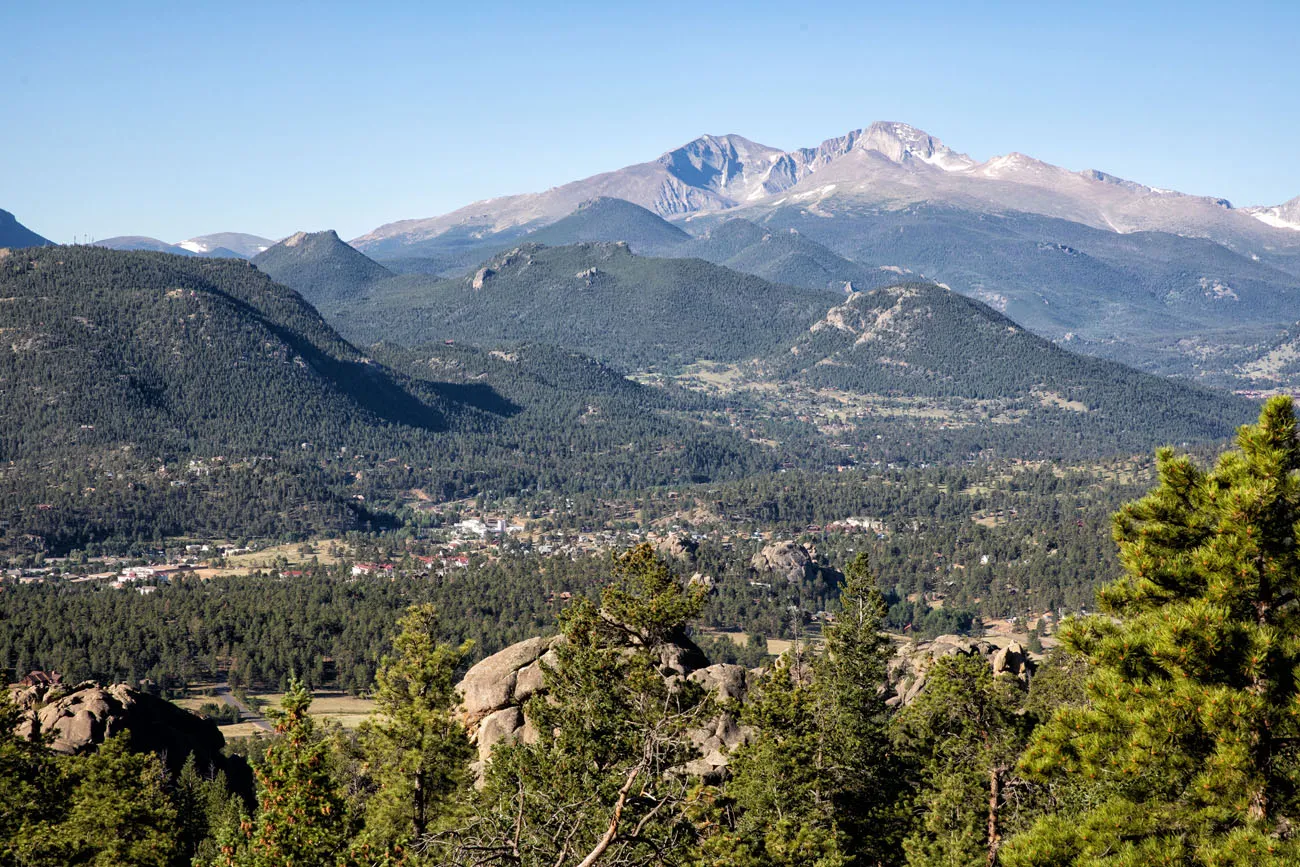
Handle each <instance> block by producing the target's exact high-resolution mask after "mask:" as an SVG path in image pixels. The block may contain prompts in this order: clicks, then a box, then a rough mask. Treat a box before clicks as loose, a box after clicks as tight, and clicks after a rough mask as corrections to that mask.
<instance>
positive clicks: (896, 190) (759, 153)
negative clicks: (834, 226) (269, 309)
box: [352, 121, 1300, 252]
mask: <svg viewBox="0 0 1300 867" xmlns="http://www.w3.org/2000/svg"><path fill="white" fill-rule="evenodd" d="M783 195H789V196H794V197H797V198H801V199H802V200H803V201H807V202H809V203H811V204H815V203H816V202H817V201H819V200H820V199H822V198H825V197H827V196H829V195H840V196H845V195H853V196H857V197H862V198H865V199H868V200H872V201H878V202H919V201H927V200H930V199H935V198H940V199H942V200H944V201H951V202H956V203H964V204H965V205H967V206H968V207H977V208H983V209H989V208H993V209H1005V208H1011V209H1015V210H1022V211H1028V212H1032V213H1041V214H1044V215H1048V216H1057V217H1065V218H1067V219H1072V220H1075V221H1078V222H1083V223H1085V224H1087V225H1092V226H1095V227H1098V228H1107V229H1110V230H1112V231H1119V232H1126V231H1136V230H1143V229H1152V230H1160V231H1172V232H1175V233H1178V234H1188V235H1196V236H1204V237H1211V238H1215V239H1219V240H1223V241H1231V242H1233V243H1238V244H1255V245H1257V246H1258V245H1268V244H1274V245H1281V246H1300V232H1297V233H1294V236H1292V234H1291V233H1290V230H1288V229H1282V228H1278V227H1277V226H1276V225H1272V224H1270V223H1269V222H1268V221H1267V219H1265V218H1268V217H1269V214H1268V213H1267V212H1268V211H1270V210H1274V209H1236V208H1233V207H1232V205H1231V203H1230V202H1228V201H1227V200H1225V199H1221V198H1215V197H1209V196H1194V195H1189V194H1184V193H1179V192H1175V191H1172V190H1164V189H1159V188H1156V187H1151V186H1147V185H1144V184H1140V183H1137V182H1135V181H1129V180H1125V179H1122V178H1118V177H1116V176H1114V175H1111V174H1109V173H1106V172H1103V171H1099V170H1096V169H1086V170H1083V171H1070V170H1068V169H1063V168H1060V167H1058V166H1052V165H1050V164H1048V163H1044V162H1042V161H1040V160H1036V159H1034V158H1032V157H1029V156H1026V155H1024V154H1020V153H1017V152H1011V153H1008V154H1004V155H1000V156H994V157H992V158H990V159H988V160H985V161H983V162H976V161H975V160H973V159H972V158H971V157H969V156H967V155H965V154H962V153H959V152H958V151H956V150H954V149H952V148H950V147H948V146H947V145H946V144H944V143H943V142H942V141H941V140H940V139H938V138H936V137H934V136H932V135H930V134H929V133H926V132H925V131H923V130H920V129H917V128H916V127H913V126H910V125H908V124H905V123H899V122H893V121H877V122H875V123H872V124H871V125H869V126H868V127H865V128H862V129H857V130H852V131H850V132H848V133H846V134H844V135H842V136H837V137H834V138H830V139H826V140H825V141H823V142H822V143H821V144H819V145H817V146H816V147H811V148H797V149H795V150H791V151H782V150H780V149H779V148H773V147H770V146H767V145H762V144H759V143H756V142H753V141H751V140H749V139H746V138H744V137H743V136H739V135H735V134H728V135H722V136H716V135H705V136H700V137H699V138H696V139H694V140H692V141H690V142H687V143H686V144H684V145H682V146H680V147H677V148H673V149H671V150H669V151H666V152H665V153H663V154H661V155H660V156H659V157H658V158H656V159H654V160H650V161H648V162H644V163H637V164H633V165H629V166H626V167H624V168H622V169H617V170H614V171H612V172H604V173H601V174H598V175H592V176H590V177H587V178H583V179H580V180H576V181H572V182H570V183H567V184H564V185H561V186H558V187H553V188H551V189H550V190H546V191H543V192H538V193H525V194H519V195H511V196H504V197H499V198H495V199H490V200H483V201H478V202H474V203H472V204H470V205H467V206H465V207H463V208H460V209H457V210H455V211H452V212H450V213H448V214H444V215H441V216H438V217H431V218H422V219H408V220H401V221H398V222H395V223H388V224H385V225H383V226H380V227H377V228H376V229H374V230H372V231H371V232H368V233H366V234H364V235H361V236H359V237H357V238H355V239H353V241H352V243H353V244H354V245H355V246H357V247H358V248H359V249H362V250H364V251H367V252H370V251H374V252H379V251H389V252H392V251H395V250H399V249H401V248H402V247H404V246H410V245H411V244H414V243H419V242H420V241H423V240H428V239H430V238H433V237H437V236H438V235H440V234H443V233H445V232H448V231H450V230H452V229H453V228H457V227H459V228H462V229H467V230H473V231H476V232H483V233H486V234H491V233H497V232H502V231H507V230H511V229H520V228H523V229H527V228H536V227H538V226H540V225H545V224H547V223H550V222H554V221H556V220H559V219H561V218H562V217H564V216H566V215H567V214H569V213H571V212H572V211H573V210H574V209H575V208H576V207H577V206H578V205H579V204H580V203H581V202H583V201H586V200H589V199H592V198H596V197H599V196H609V197H614V198H621V199H626V200H627V201H630V202H633V203H635V204H638V205H641V206H643V207H646V208H648V209H650V210H652V211H654V212H656V213H658V214H660V215H661V216H666V217H670V218H674V219H680V218H686V217H689V216H691V215H695V214H701V213H711V212H717V211H722V210H732V209H742V208H747V207H752V206H755V205H759V204H764V203H766V204H773V203H774V202H775V200H776V199H778V198H780V197H782V196H783ZM778 204H779V203H778ZM1279 207H1283V206H1279ZM1261 215H1262V216H1261Z"/></svg>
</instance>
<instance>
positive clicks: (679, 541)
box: [655, 533, 700, 560]
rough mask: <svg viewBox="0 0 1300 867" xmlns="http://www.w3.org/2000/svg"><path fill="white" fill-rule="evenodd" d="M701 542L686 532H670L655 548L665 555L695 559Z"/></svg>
mask: <svg viewBox="0 0 1300 867" xmlns="http://www.w3.org/2000/svg"><path fill="white" fill-rule="evenodd" d="M699 547H700V544H699V543H698V542H696V541H695V540H694V539H692V538H691V537H690V536H688V535H686V534H685V533H669V534H668V535H667V536H665V537H664V538H663V540H662V541H661V542H659V544H658V545H656V546H655V549H656V550H657V551H658V552H659V553H660V554H662V555H664V556H665V557H673V558H675V559H678V560H694V559H695V552H696V551H698V550H699Z"/></svg>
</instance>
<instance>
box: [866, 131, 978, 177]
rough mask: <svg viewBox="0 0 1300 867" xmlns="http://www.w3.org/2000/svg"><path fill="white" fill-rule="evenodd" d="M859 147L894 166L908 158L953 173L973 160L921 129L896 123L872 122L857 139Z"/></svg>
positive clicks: (973, 163) (966, 166)
mask: <svg viewBox="0 0 1300 867" xmlns="http://www.w3.org/2000/svg"><path fill="white" fill-rule="evenodd" d="M860 142H861V145H860V146H861V147H862V148H864V149H868V150H874V151H877V152H878V153H881V154H883V155H885V156H887V157H889V158H890V159H891V160H893V161H894V162H896V163H902V162H905V161H907V160H909V159H911V160H919V161H921V162H923V163H925V164H926V165H931V166H934V167H935V168H940V169H943V170H944V171H948V172H954V171H963V170H965V169H969V168H971V167H972V166H974V165H975V161H974V160H972V159H971V158H970V157H968V156H966V154H963V153H958V152H957V151H955V150H953V149H952V148H950V147H948V146H947V145H946V144H944V143H943V142H942V141H940V140H939V139H937V138H935V137H934V136H932V135H930V134H929V133H927V132H926V131H925V130H921V129H917V128H916V127H914V126H911V125H910V124H906V123H899V122H898V121H880V120H878V121H876V122H875V123H873V124H871V126H869V127H867V130H866V132H865V133H864V134H863V135H862V138H861V139H860Z"/></svg>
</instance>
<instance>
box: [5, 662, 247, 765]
mask: <svg viewBox="0 0 1300 867" xmlns="http://www.w3.org/2000/svg"><path fill="white" fill-rule="evenodd" d="M12 695H13V699H14V703H15V704H17V705H18V707H19V708H20V709H21V710H22V711H23V712H24V719H23V721H22V722H21V723H20V724H19V727H18V729H17V731H18V733H19V734H20V735H21V736H23V737H26V738H34V737H37V736H38V735H41V734H44V735H48V736H51V737H52V740H51V741H50V749H51V750H53V751H54V752H57V753H63V754H65V755H81V754H83V753H87V752H91V751H93V750H94V749H95V748H96V747H98V746H99V745H100V744H102V743H103V742H104V741H105V740H107V739H108V738H111V737H113V736H115V735H119V734H123V733H126V734H127V735H129V737H130V746H131V749H132V750H134V751H136V752H142V753H143V752H151V753H157V754H158V755H159V756H161V757H162V759H163V761H164V762H166V764H167V766H168V767H169V768H171V770H172V771H173V772H175V771H179V770H180V767H181V765H183V764H184V762H185V758H186V756H188V755H190V754H191V753H192V754H193V755H194V758H195V761H196V762H197V763H198V766H199V767H201V768H207V767H211V766H220V765H222V764H223V758H222V755H221V750H222V748H223V747H224V746H225V744H226V739H225V738H224V737H223V736H222V734H221V731H220V729H218V728H217V725H216V723H214V722H212V721H211V720H208V719H204V718H203V717H201V716H199V715H198V714H196V713H192V712H190V711H188V710H184V709H182V708H179V707H177V706H176V705H174V704H172V703H171V702H169V701H165V700H164V699H161V698H158V697H156V696H152V695H149V694H148V693H144V692H140V691H139V690H137V689H133V688H132V687H129V686H127V685H126V684H124V683H118V684H113V685H112V686H101V685H99V684H97V683H94V682H93V681H87V682H85V683H80V684H77V685H75V686H64V685H58V684H53V685H50V684H42V685H37V686H30V687H18V688H14V689H13V690H12Z"/></svg>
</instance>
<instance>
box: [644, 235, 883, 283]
mask: <svg viewBox="0 0 1300 867" xmlns="http://www.w3.org/2000/svg"><path fill="white" fill-rule="evenodd" d="M669 255H675V256H697V257H699V258H701V259H707V260H708V261H710V262H715V263H717V264H719V265H725V266H727V267H728V268H731V269H733V270H735V271H742V272H744V273H746V274H753V275H754V276H756V277H762V278H763V279H764V280H769V281H771V282H773V283H788V284H790V285H791V286H802V287H804V288H807V289H834V290H837V291H843V290H844V289H845V287H846V284H848V285H850V286H851V288H852V289H853V290H854V291H858V292H861V291H864V290H866V289H874V288H876V287H878V286H886V285H889V284H890V283H893V282H895V281H897V279H898V273H897V272H896V271H894V270H890V269H888V268H879V267H871V266H868V265H863V264H859V263H858V262H854V261H851V260H849V259H846V258H844V257H843V256H841V255H839V254H838V253H835V252H834V251H832V250H830V249H828V248H827V247H825V246H823V245H821V244H818V243H817V242H816V241H813V240H810V239H809V238H807V237H805V236H804V235H802V234H801V233H800V232H798V231H797V230H795V229H773V228H770V227H763V226H759V225H757V224H755V223H751V222H749V221H748V220H741V219H732V220H727V221H725V222H723V223H720V224H718V225H716V226H713V227H712V228H710V229H708V230H707V231H705V233H704V234H703V235H700V236H699V237H696V238H692V239H691V240H690V241H689V242H687V243H685V244H682V245H680V246H678V247H677V248H675V249H674V250H673V251H672V253H671V254H669Z"/></svg>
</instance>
